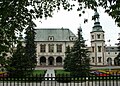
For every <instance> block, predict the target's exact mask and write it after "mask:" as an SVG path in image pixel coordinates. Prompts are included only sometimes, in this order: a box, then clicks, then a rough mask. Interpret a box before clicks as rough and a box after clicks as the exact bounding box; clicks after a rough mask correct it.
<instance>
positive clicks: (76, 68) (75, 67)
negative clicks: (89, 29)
mask: <svg viewBox="0 0 120 86" xmlns="http://www.w3.org/2000/svg"><path fill="white" fill-rule="evenodd" d="M71 53H72V55H71V61H72V62H71V64H70V65H71V69H70V72H71V74H72V75H73V76H76V77H80V76H87V75H88V74H89V69H90V67H89V66H90V64H89V62H90V58H89V56H88V50H87V48H86V45H85V40H84V39H83V37H82V29H81V28H80V29H78V39H77V40H76V42H75V44H74V46H73V48H72V50H71Z"/></svg>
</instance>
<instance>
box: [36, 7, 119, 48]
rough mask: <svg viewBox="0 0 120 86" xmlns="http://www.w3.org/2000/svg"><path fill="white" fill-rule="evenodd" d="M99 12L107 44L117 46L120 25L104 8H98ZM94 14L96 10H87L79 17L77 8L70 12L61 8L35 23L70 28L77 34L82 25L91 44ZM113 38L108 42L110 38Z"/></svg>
mask: <svg viewBox="0 0 120 86" xmlns="http://www.w3.org/2000/svg"><path fill="white" fill-rule="evenodd" d="M98 13H99V14H100V24H101V26H102V29H103V31H105V44H106V45H107V46H109V45H111V46H116V45H115V43H118V40H117V39H118V33H120V27H117V25H116V24H115V22H114V20H113V19H112V18H111V17H110V16H108V14H107V13H104V10H103V9H102V8H98ZM93 15H94V11H92V10H86V13H85V14H84V15H82V17H79V12H77V11H76V10H72V11H70V12H68V11H65V10H60V11H58V12H54V15H53V17H52V18H47V19H42V20H40V19H37V20H35V23H36V25H37V27H36V28H62V27H63V28H68V29H70V30H71V31H72V32H73V33H74V34H75V35H77V30H78V28H79V27H80V26H81V28H82V32H83V34H82V35H83V37H84V39H85V40H87V41H86V44H87V45H88V46H90V45H91V44H90V41H91V40H90V32H91V31H92V27H93V25H94V21H93V20H92V16H93ZM85 18H87V19H88V22H87V23H84V19H85ZM109 39H110V40H111V41H110V42H108V40H109Z"/></svg>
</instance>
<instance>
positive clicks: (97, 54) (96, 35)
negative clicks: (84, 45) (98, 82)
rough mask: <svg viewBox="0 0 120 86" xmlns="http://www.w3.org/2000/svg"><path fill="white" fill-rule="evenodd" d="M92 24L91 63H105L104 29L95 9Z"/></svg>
mask: <svg viewBox="0 0 120 86" xmlns="http://www.w3.org/2000/svg"><path fill="white" fill-rule="evenodd" d="M92 19H93V20H94V26H93V27H92V32H90V34H91V65H106V63H105V38H104V31H103V30H102V26H101V25H100V22H99V13H98V12H97V11H95V13H94V16H93V17H92Z"/></svg>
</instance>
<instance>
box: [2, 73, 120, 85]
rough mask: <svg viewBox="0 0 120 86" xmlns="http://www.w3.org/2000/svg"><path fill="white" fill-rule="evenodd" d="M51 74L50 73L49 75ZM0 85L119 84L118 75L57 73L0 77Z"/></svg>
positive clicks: (119, 77)
mask: <svg viewBox="0 0 120 86" xmlns="http://www.w3.org/2000/svg"><path fill="white" fill-rule="evenodd" d="M50 76H51V75H50ZM0 86H120V76H119V75H115V74H114V75H110V76H100V75H99V76H94V75H90V76H85V77H83V76H82V77H72V76H69V75H57V76H56V77H49V76H48V77H43V76H41V75H35V76H26V77H14V76H12V77H6V76H5V77H0Z"/></svg>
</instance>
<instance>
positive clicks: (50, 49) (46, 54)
mask: <svg viewBox="0 0 120 86" xmlns="http://www.w3.org/2000/svg"><path fill="white" fill-rule="evenodd" d="M93 17H94V21H95V22H94V26H93V27H92V31H91V32H90V36H91V46H89V47H87V48H88V50H89V51H90V53H89V55H90V61H91V62H90V64H91V65H114V59H115V57H116V56H117V54H118V49H117V47H115V46H106V45H105V35H104V33H105V32H104V30H103V29H102V26H101V25H100V22H99V14H98V12H95V14H94V16H93ZM35 32H36V38H35V43H36V46H37V49H36V50H37V52H36V54H37V66H62V65H63V64H64V59H65V50H66V47H67V46H68V45H69V46H70V47H72V46H73V44H74V42H75V40H76V39H77V36H76V35H75V34H74V33H73V32H71V31H70V30H69V29H65V28H61V29H59V28H43V29H41V28H40V29H36V30H35Z"/></svg>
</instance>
